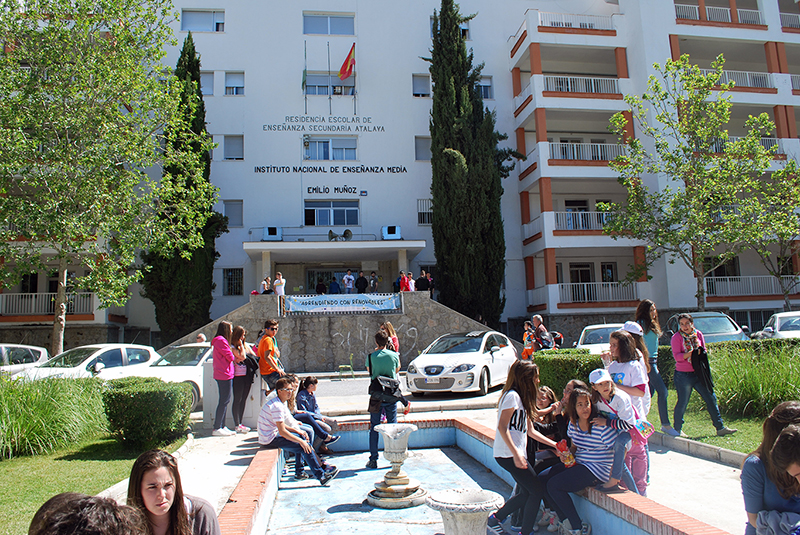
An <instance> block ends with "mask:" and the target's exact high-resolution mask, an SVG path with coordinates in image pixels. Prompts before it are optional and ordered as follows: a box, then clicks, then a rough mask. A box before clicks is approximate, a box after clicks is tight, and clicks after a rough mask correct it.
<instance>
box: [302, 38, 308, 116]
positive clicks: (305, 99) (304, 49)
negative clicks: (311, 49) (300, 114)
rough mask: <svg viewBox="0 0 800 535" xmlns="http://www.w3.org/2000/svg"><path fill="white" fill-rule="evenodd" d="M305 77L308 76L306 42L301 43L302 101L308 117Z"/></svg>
mask: <svg viewBox="0 0 800 535" xmlns="http://www.w3.org/2000/svg"><path fill="white" fill-rule="evenodd" d="M307 76H308V41H303V100H304V101H305V113H306V115H308V89H307V88H306V77H307Z"/></svg>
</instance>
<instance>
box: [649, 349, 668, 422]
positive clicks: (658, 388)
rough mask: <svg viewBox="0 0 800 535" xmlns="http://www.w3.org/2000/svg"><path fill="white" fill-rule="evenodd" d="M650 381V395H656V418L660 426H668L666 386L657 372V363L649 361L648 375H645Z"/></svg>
mask: <svg viewBox="0 0 800 535" xmlns="http://www.w3.org/2000/svg"><path fill="white" fill-rule="evenodd" d="M647 378H648V379H649V380H650V395H651V396H652V395H653V392H656V393H658V417H659V419H660V420H661V425H669V412H668V411H667V385H666V384H664V379H663V378H662V377H661V373H660V372H659V371H658V361H656V360H655V359H650V373H648V374H647Z"/></svg>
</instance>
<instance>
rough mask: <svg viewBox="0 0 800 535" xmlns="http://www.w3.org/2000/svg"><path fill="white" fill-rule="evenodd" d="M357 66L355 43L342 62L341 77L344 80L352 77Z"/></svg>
mask: <svg viewBox="0 0 800 535" xmlns="http://www.w3.org/2000/svg"><path fill="white" fill-rule="evenodd" d="M355 66H356V44H355V43H353V46H352V48H350V53H349V54H347V57H346V58H345V60H344V63H342V68H341V69H339V78H340V79H342V80H346V79H348V78H350V76H351V75H352V74H353V69H354V68H355Z"/></svg>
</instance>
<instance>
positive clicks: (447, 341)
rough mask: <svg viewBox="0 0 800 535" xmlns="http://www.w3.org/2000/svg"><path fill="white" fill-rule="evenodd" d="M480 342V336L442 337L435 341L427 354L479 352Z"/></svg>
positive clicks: (457, 335) (455, 335) (458, 335)
mask: <svg viewBox="0 0 800 535" xmlns="http://www.w3.org/2000/svg"><path fill="white" fill-rule="evenodd" d="M482 341H483V337H482V336H467V335H465V334H453V335H449V336H443V337H442V338H439V339H438V340H436V342H435V343H434V344H433V346H431V348H430V349H429V350H428V351H427V353H428V354H431V353H436V354H442V353H474V352H476V351H480V349H481V342H482Z"/></svg>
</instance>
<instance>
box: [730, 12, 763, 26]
mask: <svg viewBox="0 0 800 535" xmlns="http://www.w3.org/2000/svg"><path fill="white" fill-rule="evenodd" d="M736 12H737V13H738V14H739V24H764V19H763V17H762V16H761V12H760V11H758V10H757V9H737V10H736Z"/></svg>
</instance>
